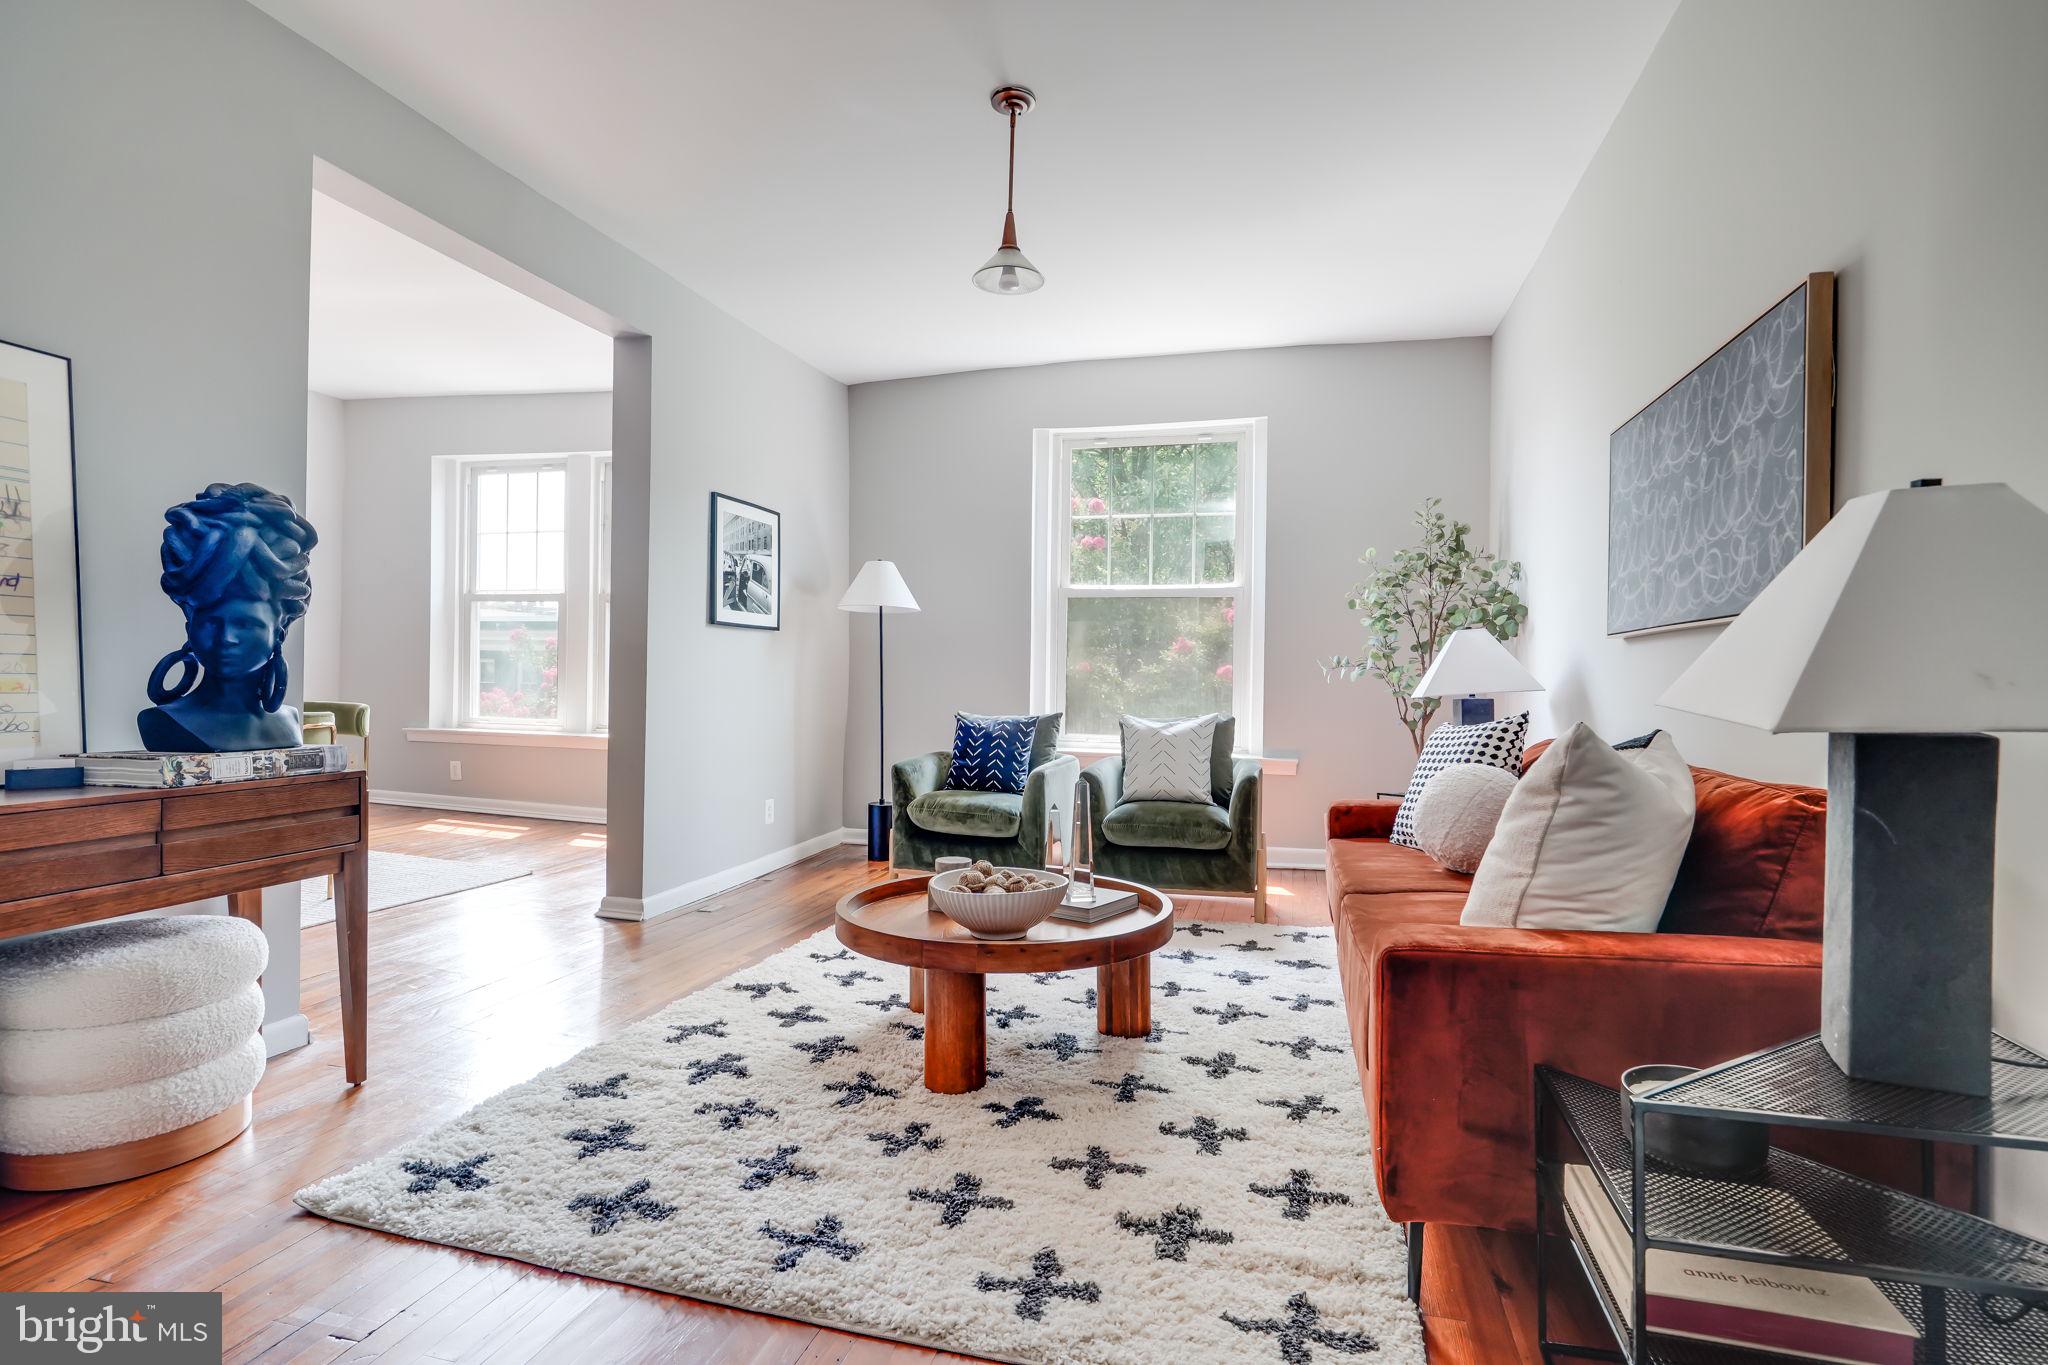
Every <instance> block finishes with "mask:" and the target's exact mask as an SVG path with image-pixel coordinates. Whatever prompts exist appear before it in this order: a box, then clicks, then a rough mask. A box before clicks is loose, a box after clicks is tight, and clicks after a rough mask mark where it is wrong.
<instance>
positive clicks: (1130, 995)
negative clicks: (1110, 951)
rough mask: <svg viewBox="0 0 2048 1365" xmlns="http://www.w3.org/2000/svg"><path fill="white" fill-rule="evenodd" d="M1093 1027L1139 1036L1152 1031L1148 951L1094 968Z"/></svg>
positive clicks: (1114, 1035)
mask: <svg viewBox="0 0 2048 1365" xmlns="http://www.w3.org/2000/svg"><path fill="white" fill-rule="evenodd" d="M1095 1031H1096V1032H1097V1033H1106V1034H1108V1035H1109V1036H1111V1037H1112V1038H1142V1037H1144V1036H1145V1035H1146V1034H1148V1033H1150V1032H1151V1031H1152V955H1151V954H1150V953H1146V954H1144V955H1143V956H1142V957H1134V958H1131V959H1130V960H1129V961H1127V962H1112V963H1110V964H1109V965H1108V966H1106V967H1097V968H1096V969H1095Z"/></svg>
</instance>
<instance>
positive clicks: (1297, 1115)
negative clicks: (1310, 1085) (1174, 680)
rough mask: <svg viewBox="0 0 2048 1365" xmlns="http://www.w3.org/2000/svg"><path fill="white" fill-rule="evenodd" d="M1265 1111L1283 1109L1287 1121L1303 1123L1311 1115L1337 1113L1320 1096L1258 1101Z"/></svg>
mask: <svg viewBox="0 0 2048 1365" xmlns="http://www.w3.org/2000/svg"><path fill="white" fill-rule="evenodd" d="M1259 1103H1260V1104H1261V1105H1263V1106H1264V1107H1265V1108H1267V1109H1285V1110H1286V1111H1287V1118H1288V1121H1289V1122H1291V1123H1304V1122H1306V1121H1307V1120H1308V1117H1309V1115H1311V1114H1334V1113H1336V1112H1337V1111H1336V1110H1335V1109H1333V1108H1331V1107H1330V1106H1329V1105H1327V1104H1324V1103H1323V1097H1322V1096H1321V1095H1303V1096H1302V1097H1301V1098H1300V1099H1298V1100H1260V1101H1259Z"/></svg>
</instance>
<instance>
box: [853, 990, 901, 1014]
mask: <svg viewBox="0 0 2048 1365" xmlns="http://www.w3.org/2000/svg"><path fill="white" fill-rule="evenodd" d="M854 1003H855V1004H857V1005H871V1006H873V1007H874V1008H876V1009H878V1010H880V1011H881V1012H882V1013H884V1014H889V1013H891V1012H893V1011H895V1010H907V1009H909V1008H910V1002H909V1001H908V1000H905V999H904V998H903V997H902V996H901V995H899V994H898V993H897V992H895V991H890V992H889V994H888V995H887V996H885V997H884V998H882V999H880V1000H856V1001H855V1002H854Z"/></svg>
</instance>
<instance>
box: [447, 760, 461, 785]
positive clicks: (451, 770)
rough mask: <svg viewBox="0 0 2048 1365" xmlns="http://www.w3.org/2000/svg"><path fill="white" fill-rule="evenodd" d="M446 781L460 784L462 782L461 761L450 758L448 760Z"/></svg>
mask: <svg viewBox="0 0 2048 1365" xmlns="http://www.w3.org/2000/svg"><path fill="white" fill-rule="evenodd" d="M448 780H449V781H450V782H460V781H461V780H462V760H461V759H459V758H451V759H449V760H448Z"/></svg>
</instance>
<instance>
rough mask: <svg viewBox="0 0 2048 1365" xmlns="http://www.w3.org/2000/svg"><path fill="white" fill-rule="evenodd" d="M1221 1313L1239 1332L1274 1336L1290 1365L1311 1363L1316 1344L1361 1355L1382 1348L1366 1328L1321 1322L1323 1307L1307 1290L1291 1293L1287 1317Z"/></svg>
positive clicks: (1284, 1359)
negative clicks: (1341, 1329) (1343, 1327)
mask: <svg viewBox="0 0 2048 1365" xmlns="http://www.w3.org/2000/svg"><path fill="white" fill-rule="evenodd" d="M1219 1316H1220V1317H1222V1319H1223V1320H1224V1321H1225V1322H1227V1323H1229V1324H1230V1325H1231V1326H1232V1327H1235V1328H1236V1329H1237V1330H1238V1331H1240V1332H1254V1333H1257V1334H1259V1335H1261V1336H1269V1337H1273V1338H1275V1339H1276V1340H1277V1342H1278V1345H1279V1347H1280V1359H1281V1360H1283V1361H1285V1362H1286V1363H1287V1365H1310V1362H1311V1361H1313V1360H1314V1359H1315V1358H1316V1357H1315V1352H1314V1351H1313V1350H1312V1349H1310V1348H1311V1347H1314V1346H1321V1347H1323V1348H1324V1349H1325V1350H1330V1351H1335V1352H1336V1353H1337V1354H1338V1355H1346V1356H1362V1355H1364V1354H1365V1353H1366V1352H1368V1351H1377V1350H1378V1349H1379V1348H1380V1344H1379V1343H1378V1342H1377V1341H1374V1340H1373V1339H1372V1338H1371V1337H1369V1336H1366V1335H1365V1334H1364V1333H1363V1332H1337V1331H1332V1330H1331V1329H1329V1328H1327V1327H1324V1326H1322V1325H1321V1319H1322V1310H1321V1309H1319V1308H1317V1307H1316V1306H1315V1305H1314V1304H1312V1303H1310V1302H1309V1301H1308V1295H1307V1294H1306V1293H1295V1294H1292V1295H1290V1296H1289V1297H1288V1300H1287V1316H1286V1318H1285V1319H1281V1318H1241V1317H1238V1316H1237V1315H1236V1314H1234V1313H1223V1314H1220V1315H1219Z"/></svg>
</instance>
